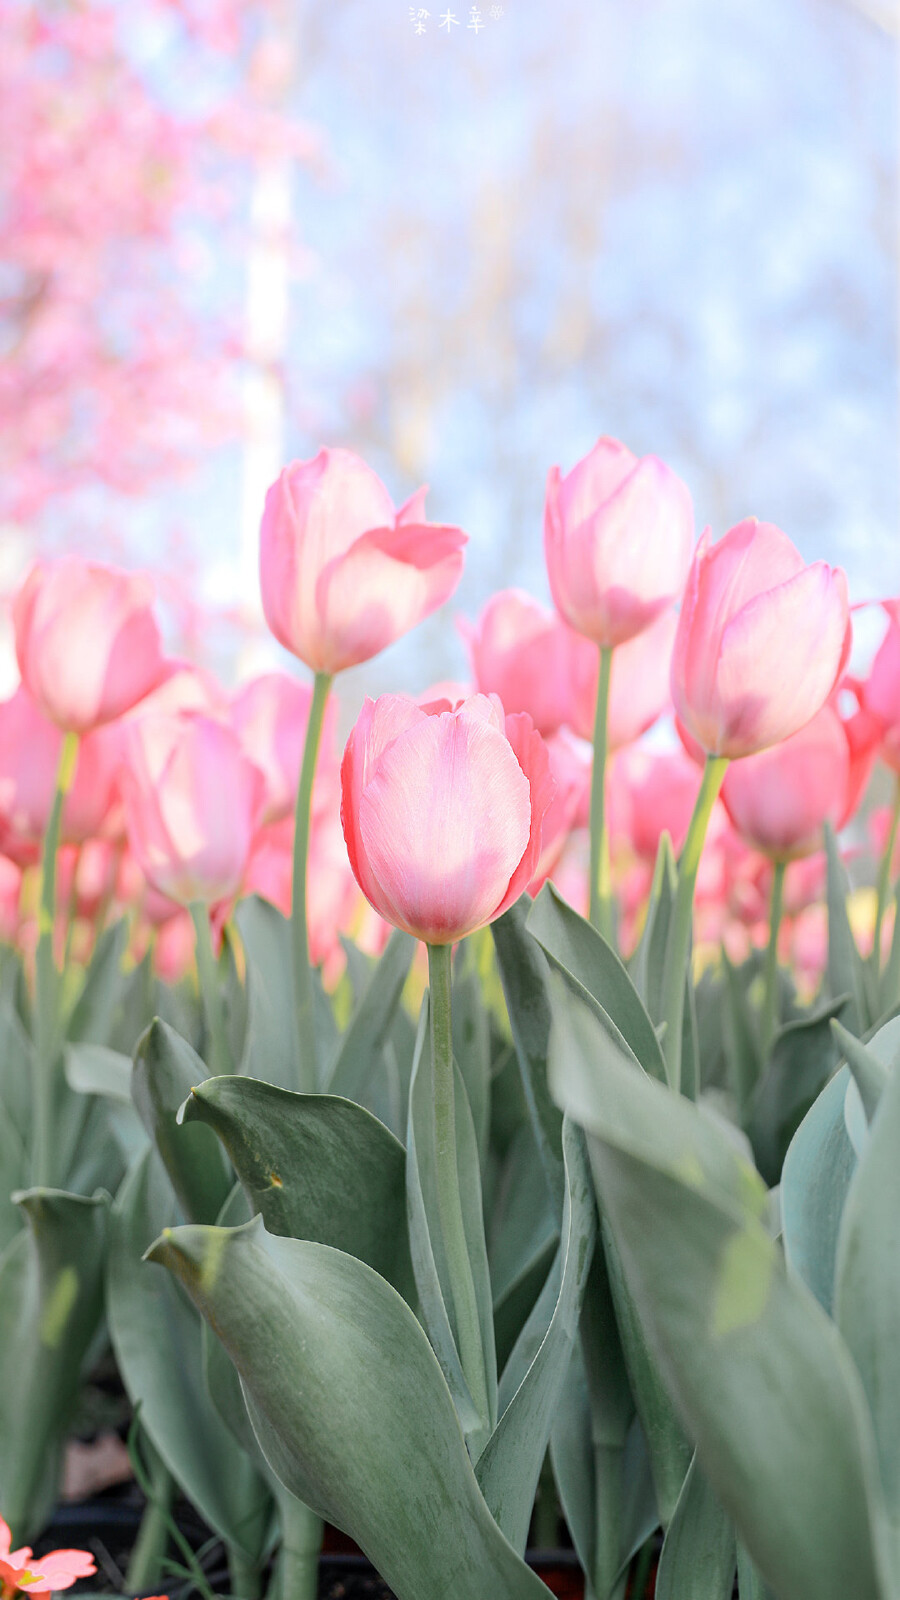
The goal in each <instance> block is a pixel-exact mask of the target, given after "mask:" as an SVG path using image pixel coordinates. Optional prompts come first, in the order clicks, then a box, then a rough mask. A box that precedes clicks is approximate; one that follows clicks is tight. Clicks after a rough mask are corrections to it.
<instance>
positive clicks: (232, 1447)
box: [107, 1149, 270, 1560]
mask: <svg viewBox="0 0 900 1600" xmlns="http://www.w3.org/2000/svg"><path fill="white" fill-rule="evenodd" d="M175 1219H176V1206H175V1197H174V1195H173V1193H172V1189H171V1187H170V1185H169V1182H168V1179H167V1177H166V1173H165V1169H164V1167H163V1165H162V1162H161V1161H160V1158H159V1156H158V1155H157V1154H156V1152H155V1151H154V1150H152V1149H148V1150H146V1151H145V1152H144V1154H143V1155H142V1156H139V1157H138V1159H137V1161H136V1162H135V1164H134V1166H133V1167H132V1168H131V1170H130V1172H129V1173H128V1176H127V1177H126V1179H125V1182H124V1183H123V1185H122V1188H121V1189H120V1191H119V1193H118V1195H117V1196H116V1200H115V1203H114V1205H113V1210H112V1225H111V1237H110V1253H109V1254H110V1259H109V1272H108V1282H107V1313H108V1318H109V1330H110V1336H111V1338H112V1343H113V1349H114V1350H115V1354H116V1360H117V1362H118V1366H119V1371H120V1372H121V1374H122V1381H123V1383H124V1385H125V1388H126V1390H127V1391H128V1395H129V1397H130V1399H131V1401H132V1404H134V1405H137V1404H138V1403H140V1407H141V1425H142V1426H143V1427H144V1428H145V1429H146V1432H147V1434H148V1435H149V1438H150V1442H151V1443H152V1445H153V1446H154V1448H155V1449H156V1450H157V1451H158V1453H159V1455H160V1456H161V1457H162V1459H163V1461H164V1462H165V1465H166V1467H167V1468H168V1470H169V1471H170V1472H171V1474H172V1476H173V1478H174V1479H175V1481H176V1483H177V1484H179V1485H180V1487H181V1488H182V1489H183V1491H184V1493H185V1494H186V1495H187V1496H188V1498H189V1499H190V1500H191V1502H192V1504H193V1505H195V1506H196V1507H197V1510H198V1511H199V1512H200V1515H201V1516H202V1517H203V1518H204V1519H205V1521H206V1522H208V1523H209V1525H210V1527H211V1528H214V1529H215V1531H216V1533H218V1534H219V1536H220V1538H222V1539H224V1540H225V1541H226V1542H227V1543H229V1544H234V1545H238V1546H239V1547H240V1548H241V1549H242V1550H243V1551H244V1552H245V1554H246V1555H248V1556H249V1557H250V1558H251V1559H252V1560H258V1558H259V1556H260V1555H261V1554H262V1551H263V1549H264V1546H265V1539H266V1533H267V1528H268V1519H269V1506H270V1501H269V1497H268V1494H267V1492H266V1489H265V1485H264V1484H263V1482H262V1480H261V1479H260V1477H259V1474H258V1473H257V1472H256V1470H255V1468H254V1467H253V1465H252V1463H251V1462H250V1460H249V1459H248V1457H247V1455H246V1454H245V1453H244V1451H243V1450H242V1449H241V1448H240V1446H239V1445H238V1444H237V1442H236V1440H235V1438H234V1436H233V1433H232V1431H231V1429H230V1428H229V1427H228V1426H226V1424H225V1422H223V1420H222V1418H221V1417H220V1415H219V1412H218V1410H217V1408H216V1406H215V1405H213V1404H210V1400H209V1397H208V1392H207V1388H206V1384H205V1382H204V1363H203V1347H202V1338H201V1326H202V1324H201V1321H200V1318H199V1317H198V1316H197V1314H196V1312H195V1311H194V1309H193V1307H192V1306H191V1305H190V1303H189V1302H188V1301H186V1300H185V1298H184V1296H183V1295H182V1294H181V1292H180V1291H179V1289H178V1286H177V1284H175V1283H174V1282H173V1281H172V1279H171V1277H170V1276H169V1275H168V1274H167V1273H165V1272H162V1271H160V1270H159V1268H158V1267H155V1266H153V1265H148V1264H147V1263H146V1262H145V1261H142V1259H141V1256H142V1253H143V1251H144V1250H146V1248H147V1245H148V1244H149V1243H151V1242H152V1241H153V1239H154V1238H156V1236H157V1234H158V1233H160V1231H161V1230H162V1229H163V1228H165V1227H167V1226H168V1225H170V1224H171V1223H173V1222H174V1221H175Z"/></svg>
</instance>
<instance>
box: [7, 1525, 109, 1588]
mask: <svg viewBox="0 0 900 1600" xmlns="http://www.w3.org/2000/svg"><path fill="white" fill-rule="evenodd" d="M11 1543H12V1534H11V1533H10V1530H9V1526H8V1524H7V1523H5V1522H4V1520H3V1518H2V1517H0V1588H2V1590H3V1593H4V1594H7V1593H8V1594H10V1595H14V1594H16V1593H17V1592H18V1591H19V1590H20V1589H22V1590H24V1591H25V1593H26V1594H51V1593H53V1592H54V1591H56V1590H58V1589H70V1588H71V1587H72V1584H73V1583H76V1582H77V1581H78V1579H79V1578H89V1577H90V1576H91V1573H93V1572H96V1570H97V1568H96V1567H95V1565H94V1558H93V1556H92V1555H90V1553H89V1552H88V1551H87V1550H53V1551H51V1552H50V1554H49V1555H46V1556H41V1557H40V1559H39V1560H35V1559H34V1557H33V1556H32V1554H31V1547H30V1545H23V1546H22V1548H21V1549H20V1550H11V1549H10V1545H11Z"/></svg>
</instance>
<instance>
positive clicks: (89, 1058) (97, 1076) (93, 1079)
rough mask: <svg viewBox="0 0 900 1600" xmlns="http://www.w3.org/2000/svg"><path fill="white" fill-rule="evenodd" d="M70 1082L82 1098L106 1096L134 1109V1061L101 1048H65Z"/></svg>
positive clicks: (82, 1046)
mask: <svg viewBox="0 0 900 1600" xmlns="http://www.w3.org/2000/svg"><path fill="white" fill-rule="evenodd" d="M65 1066H66V1082H67V1083H68V1085H69V1088H70V1089H75V1090H76V1091H77V1092H78V1093H79V1094H99V1095H104V1096H105V1097H106V1098H107V1099H109V1100H117V1101H118V1102H119V1104H120V1105H126V1106H131V1103H132V1102H131V1057H130V1056H126V1055H122V1054H121V1053H120V1051H118V1050H108V1049H107V1048H106V1046H105V1045H101V1044H69V1045H66V1048H65Z"/></svg>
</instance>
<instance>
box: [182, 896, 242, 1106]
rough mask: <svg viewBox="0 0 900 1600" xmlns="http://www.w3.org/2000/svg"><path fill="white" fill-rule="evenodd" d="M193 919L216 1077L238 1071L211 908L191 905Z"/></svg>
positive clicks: (210, 1065)
mask: <svg viewBox="0 0 900 1600" xmlns="http://www.w3.org/2000/svg"><path fill="white" fill-rule="evenodd" d="M191 920H192V921H193V924H194V933H195V935H196V938H195V954H196V958H197V972H198V975H199V978H200V993H201V995H202V996H203V1010H204V1013H205V1016H206V1026H207V1030H208V1033H209V1046H210V1060H209V1061H208V1062H207V1065H208V1066H209V1067H210V1068H211V1070H212V1073H213V1075H214V1076H216V1077H219V1076H221V1074H222V1073H227V1072H233V1071H234V1058H233V1056H232V1054H231V1045H230V1044H229V1042H228V1031H227V1029H226V1027H225V1011H224V1007H223V1005H222V994H221V991H220V989H219V971H218V965H217V963H216V958H215V956H214V954H213V947H212V933H211V930H210V926H209V907H208V906H205V905H204V904H203V902H202V901H201V900H195V901H194V902H193V904H192V906H191Z"/></svg>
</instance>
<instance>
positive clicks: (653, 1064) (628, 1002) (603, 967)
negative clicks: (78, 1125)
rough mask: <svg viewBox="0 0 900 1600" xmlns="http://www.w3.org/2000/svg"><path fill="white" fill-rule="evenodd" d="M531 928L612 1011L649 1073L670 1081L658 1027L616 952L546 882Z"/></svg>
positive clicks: (557, 962) (574, 980)
mask: <svg viewBox="0 0 900 1600" xmlns="http://www.w3.org/2000/svg"><path fill="white" fill-rule="evenodd" d="M527 927H528V932H529V933H530V934H531V936H532V938H534V939H536V940H537V942H538V944H539V945H540V946H541V949H542V950H543V951H544V954H545V955H546V956H547V958H548V959H549V960H550V961H551V962H552V964H553V966H554V967H556V968H557V969H558V970H559V971H560V972H561V973H562V974H563V976H564V977H565V978H566V979H567V980H568V982H569V983H570V985H571V986H572V988H573V989H574V990H575V991H576V993H580V994H581V995H582V996H583V995H585V994H587V995H588V996H590V998H591V999H592V1000H593V1001H594V1002H595V1003H596V1005H597V1006H598V1007H599V1008H600V1010H601V1012H602V1013H605V1015H606V1016H608V1017H609V1018H610V1019H611V1020H612V1022H613V1023H614V1025H615V1026H616V1028H617V1029H618V1031H619V1032H620V1033H621V1035H622V1037H623V1039H625V1041H626V1043H627V1044H628V1045H629V1047H630V1049H631V1050H632V1052H633V1054H634V1055H635V1056H636V1058H637V1060H638V1061H639V1062H640V1063H641V1066H642V1067H643V1068H644V1071H645V1072H649V1073H650V1075H651V1077H654V1078H658V1079H659V1080H660V1082H661V1083H665V1081H666V1068H665V1062H664V1059H663V1053H662V1049H661V1046H660V1043H659V1039H658V1038H657V1036H656V1031H655V1029H654V1027H653V1023H652V1022H651V1020H650V1017H649V1015H648V1014H647V1011H646V1009H645V1007H644V1002H643V1001H642V999H641V997H640V995H639V994H638V992H637V989H636V988H635V986H634V984H633V982H632V980H631V978H630V977H629V976H628V973H627V972H626V970H625V968H624V967H623V965H622V963H621V961H620V960H619V957H618V956H617V955H616V952H615V951H614V950H613V949H612V947H611V946H610V945H608V944H607V942H606V940H605V939H603V938H602V937H601V936H600V934H599V933H597V931H596V930H595V929H594V928H592V927H591V925H590V923H589V922H586V921H585V919H584V917H580V916H579V915H578V912H577V911H573V910H572V907H571V906H569V905H567V904H566V902H565V900H563V899H562V897H561V896H560V895H559V894H558V893H557V891H556V890H555V889H554V887H553V885H552V884H551V883H546V884H545V885H544V887H543V889H542V890H541V892H540V894H539V895H538V897H537V899H536V900H535V902H534V905H533V906H532V908H531V911H530V913H529V917H528V923H527Z"/></svg>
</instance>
